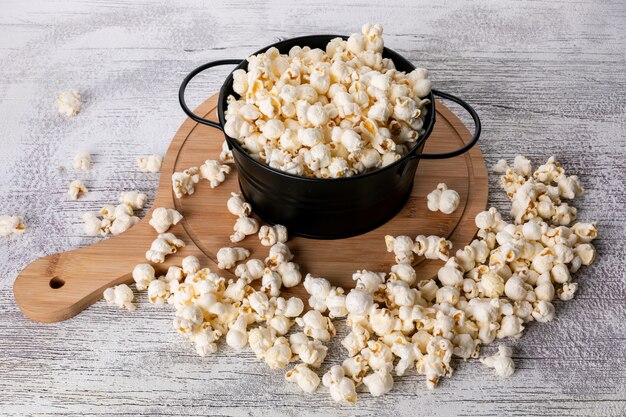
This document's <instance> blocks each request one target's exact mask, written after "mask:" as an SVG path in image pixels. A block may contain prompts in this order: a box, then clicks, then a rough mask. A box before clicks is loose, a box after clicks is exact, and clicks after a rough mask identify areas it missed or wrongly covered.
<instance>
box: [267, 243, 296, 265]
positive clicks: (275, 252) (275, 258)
mask: <svg viewBox="0 0 626 417" xmlns="http://www.w3.org/2000/svg"><path fill="white" fill-rule="evenodd" d="M292 259H293V255H292V254H291V251H290V250H289V247H287V245H285V244H284V243H280V242H279V243H275V244H274V245H272V247H271V248H270V254H269V256H268V257H267V258H265V264H266V265H267V266H268V267H269V268H271V269H276V268H278V266H279V265H280V264H282V263H284V262H289V261H291V260H292Z"/></svg>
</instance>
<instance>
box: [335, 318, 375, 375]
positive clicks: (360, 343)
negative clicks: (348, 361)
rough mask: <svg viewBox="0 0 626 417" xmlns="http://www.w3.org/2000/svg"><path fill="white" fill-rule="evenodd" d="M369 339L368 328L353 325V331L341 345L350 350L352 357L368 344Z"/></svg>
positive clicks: (349, 353) (349, 354)
mask: <svg viewBox="0 0 626 417" xmlns="http://www.w3.org/2000/svg"><path fill="white" fill-rule="evenodd" d="M369 339H370V333H369V332H368V331H367V329H366V328H364V327H363V326H359V325H356V326H355V325H353V326H352V331H351V332H350V333H349V334H348V335H347V336H346V337H345V338H344V339H343V340H342V341H341V345H342V346H343V347H344V348H346V350H347V351H348V356H350V357H352V356H355V355H356V354H357V353H359V352H360V351H361V350H362V349H364V348H365V347H366V346H367V342H368V341H369ZM355 382H358V381H355Z"/></svg>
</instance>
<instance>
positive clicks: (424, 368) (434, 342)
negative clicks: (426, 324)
mask: <svg viewBox="0 0 626 417" xmlns="http://www.w3.org/2000/svg"><path fill="white" fill-rule="evenodd" d="M452 350H453V345H452V343H451V342H450V341H449V340H448V339H445V338H442V337H439V336H435V337H433V338H432V339H430V341H429V342H428V344H427V345H426V355H424V356H422V357H421V358H420V359H419V360H418V361H417V365H416V366H417V372H418V373H420V374H422V375H426V385H427V387H428V388H429V389H433V388H434V387H435V386H436V385H437V383H438V382H439V379H440V378H441V377H442V376H450V375H452V368H451V367H450V359H451V357H452Z"/></svg>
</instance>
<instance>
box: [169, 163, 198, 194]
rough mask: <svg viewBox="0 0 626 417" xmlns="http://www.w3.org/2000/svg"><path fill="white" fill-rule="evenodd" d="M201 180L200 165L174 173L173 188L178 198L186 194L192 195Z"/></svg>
mask: <svg viewBox="0 0 626 417" xmlns="http://www.w3.org/2000/svg"><path fill="white" fill-rule="evenodd" d="M199 181H200V171H199V170H198V167H191V168H188V169H186V170H184V171H183V172H175V173H173V174H172V188H173V190H174V195H175V196H176V198H183V196H185V195H192V194H193V193H194V192H195V191H196V188H195V185H196V184H197V183H198V182H199Z"/></svg>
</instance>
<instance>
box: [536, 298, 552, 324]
mask: <svg viewBox="0 0 626 417" xmlns="http://www.w3.org/2000/svg"><path fill="white" fill-rule="evenodd" d="M554 312H555V310H554V305H552V303H551V302H549V301H543V300H540V301H538V302H537V304H536V305H535V308H534V309H533V312H532V316H533V318H534V319H535V320H537V321H538V322H540V323H545V322H548V321H552V319H554Z"/></svg>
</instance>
